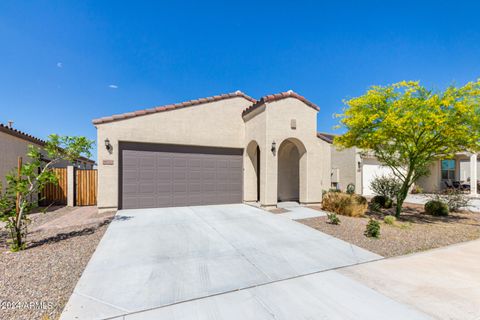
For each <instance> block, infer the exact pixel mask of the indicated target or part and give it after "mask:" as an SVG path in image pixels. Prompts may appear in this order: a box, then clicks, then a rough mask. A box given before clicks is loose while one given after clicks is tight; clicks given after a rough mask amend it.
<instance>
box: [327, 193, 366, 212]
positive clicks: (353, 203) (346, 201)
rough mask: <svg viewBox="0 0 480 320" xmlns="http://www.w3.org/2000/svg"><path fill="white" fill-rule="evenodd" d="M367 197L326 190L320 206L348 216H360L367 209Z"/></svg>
mask: <svg viewBox="0 0 480 320" xmlns="http://www.w3.org/2000/svg"><path fill="white" fill-rule="evenodd" d="M367 207H368V203H367V199H365V198H364V197H362V196H359V195H355V194H353V195H350V194H347V193H344V192H327V193H326V194H325V195H324V197H323V200H322V208H323V209H324V210H326V211H330V212H334V213H336V214H341V215H344V216H350V217H360V216H363V215H364V214H365V212H366V211H367Z"/></svg>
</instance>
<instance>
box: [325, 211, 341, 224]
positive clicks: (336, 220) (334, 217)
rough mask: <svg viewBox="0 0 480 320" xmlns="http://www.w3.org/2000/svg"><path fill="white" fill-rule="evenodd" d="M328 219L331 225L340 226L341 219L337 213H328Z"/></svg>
mask: <svg viewBox="0 0 480 320" xmlns="http://www.w3.org/2000/svg"><path fill="white" fill-rule="evenodd" d="M327 219H328V223H330V224H340V218H338V216H337V214H336V213H327Z"/></svg>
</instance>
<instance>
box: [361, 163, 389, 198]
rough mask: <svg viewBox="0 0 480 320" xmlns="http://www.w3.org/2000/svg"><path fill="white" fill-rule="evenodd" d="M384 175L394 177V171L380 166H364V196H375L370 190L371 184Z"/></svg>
mask: <svg viewBox="0 0 480 320" xmlns="http://www.w3.org/2000/svg"><path fill="white" fill-rule="evenodd" d="M384 175H386V176H389V175H392V169H390V168H389V167H385V166H381V165H379V164H364V165H363V166H362V189H363V190H362V194H363V195H364V196H371V195H373V191H372V189H370V183H371V182H372V181H373V179H375V177H380V176H384Z"/></svg>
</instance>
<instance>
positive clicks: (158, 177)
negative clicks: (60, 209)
mask: <svg viewBox="0 0 480 320" xmlns="http://www.w3.org/2000/svg"><path fill="white" fill-rule="evenodd" d="M318 112H319V108H318V107H317V106H316V105H315V104H314V103H312V102H310V101H308V100H307V99H305V98H304V97H302V96H300V95H298V94H296V93H295V92H293V91H288V92H283V93H279V94H274V95H268V96H265V97H263V98H261V99H259V100H256V99H254V98H252V97H250V96H248V95H246V94H244V93H242V92H240V91H237V92H234V93H230V94H223V95H218V96H213V97H208V98H201V99H197V100H192V101H187V102H183V103H177V104H172V105H166V106H161V107H155V108H150V109H145V110H139V111H135V112H129V113H125V114H119V115H114V116H110V117H103V118H100V119H96V120H93V124H94V125H95V127H96V128H97V139H98V146H99V147H98V207H99V209H100V210H110V209H117V208H123V209H125V208H149V207H169V206H186V205H203V204H223V203H236V202H242V201H244V202H258V203H259V204H260V205H261V206H263V207H275V206H276V205H277V202H278V201H286V200H298V201H299V202H300V203H303V204H313V203H319V202H320V201H321V199H322V190H326V189H329V188H330V185H331V163H330V161H331V156H330V154H331V145H330V144H329V143H328V142H326V141H324V140H322V139H320V138H319V137H318V135H317V113H318Z"/></svg>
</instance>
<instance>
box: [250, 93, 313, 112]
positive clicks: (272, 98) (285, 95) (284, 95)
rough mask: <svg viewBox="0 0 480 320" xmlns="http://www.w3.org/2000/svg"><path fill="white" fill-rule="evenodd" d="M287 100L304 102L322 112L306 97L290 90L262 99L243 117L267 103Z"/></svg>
mask: <svg viewBox="0 0 480 320" xmlns="http://www.w3.org/2000/svg"><path fill="white" fill-rule="evenodd" d="M286 98H295V99H298V100H300V101H302V102H303V103H305V104H306V105H307V106H309V107H310V108H312V109H315V110H317V111H319V110H320V108H319V107H318V106H317V105H316V104H315V103H313V102H311V101H309V100H307V99H306V98H305V97H304V96H301V95H299V94H298V93H296V92H295V91H293V90H288V91H284V92H280V93H276V94H269V95H266V96H263V97H261V98H260V99H259V100H257V101H256V102H254V103H253V104H252V105H251V106H250V107H248V108H246V109H245V110H243V112H242V116H245V115H247V114H249V113H250V112H252V111H253V110H255V109H256V108H258V107H259V106H261V105H263V104H265V103H267V102H273V101H277V100H281V99H286Z"/></svg>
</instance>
